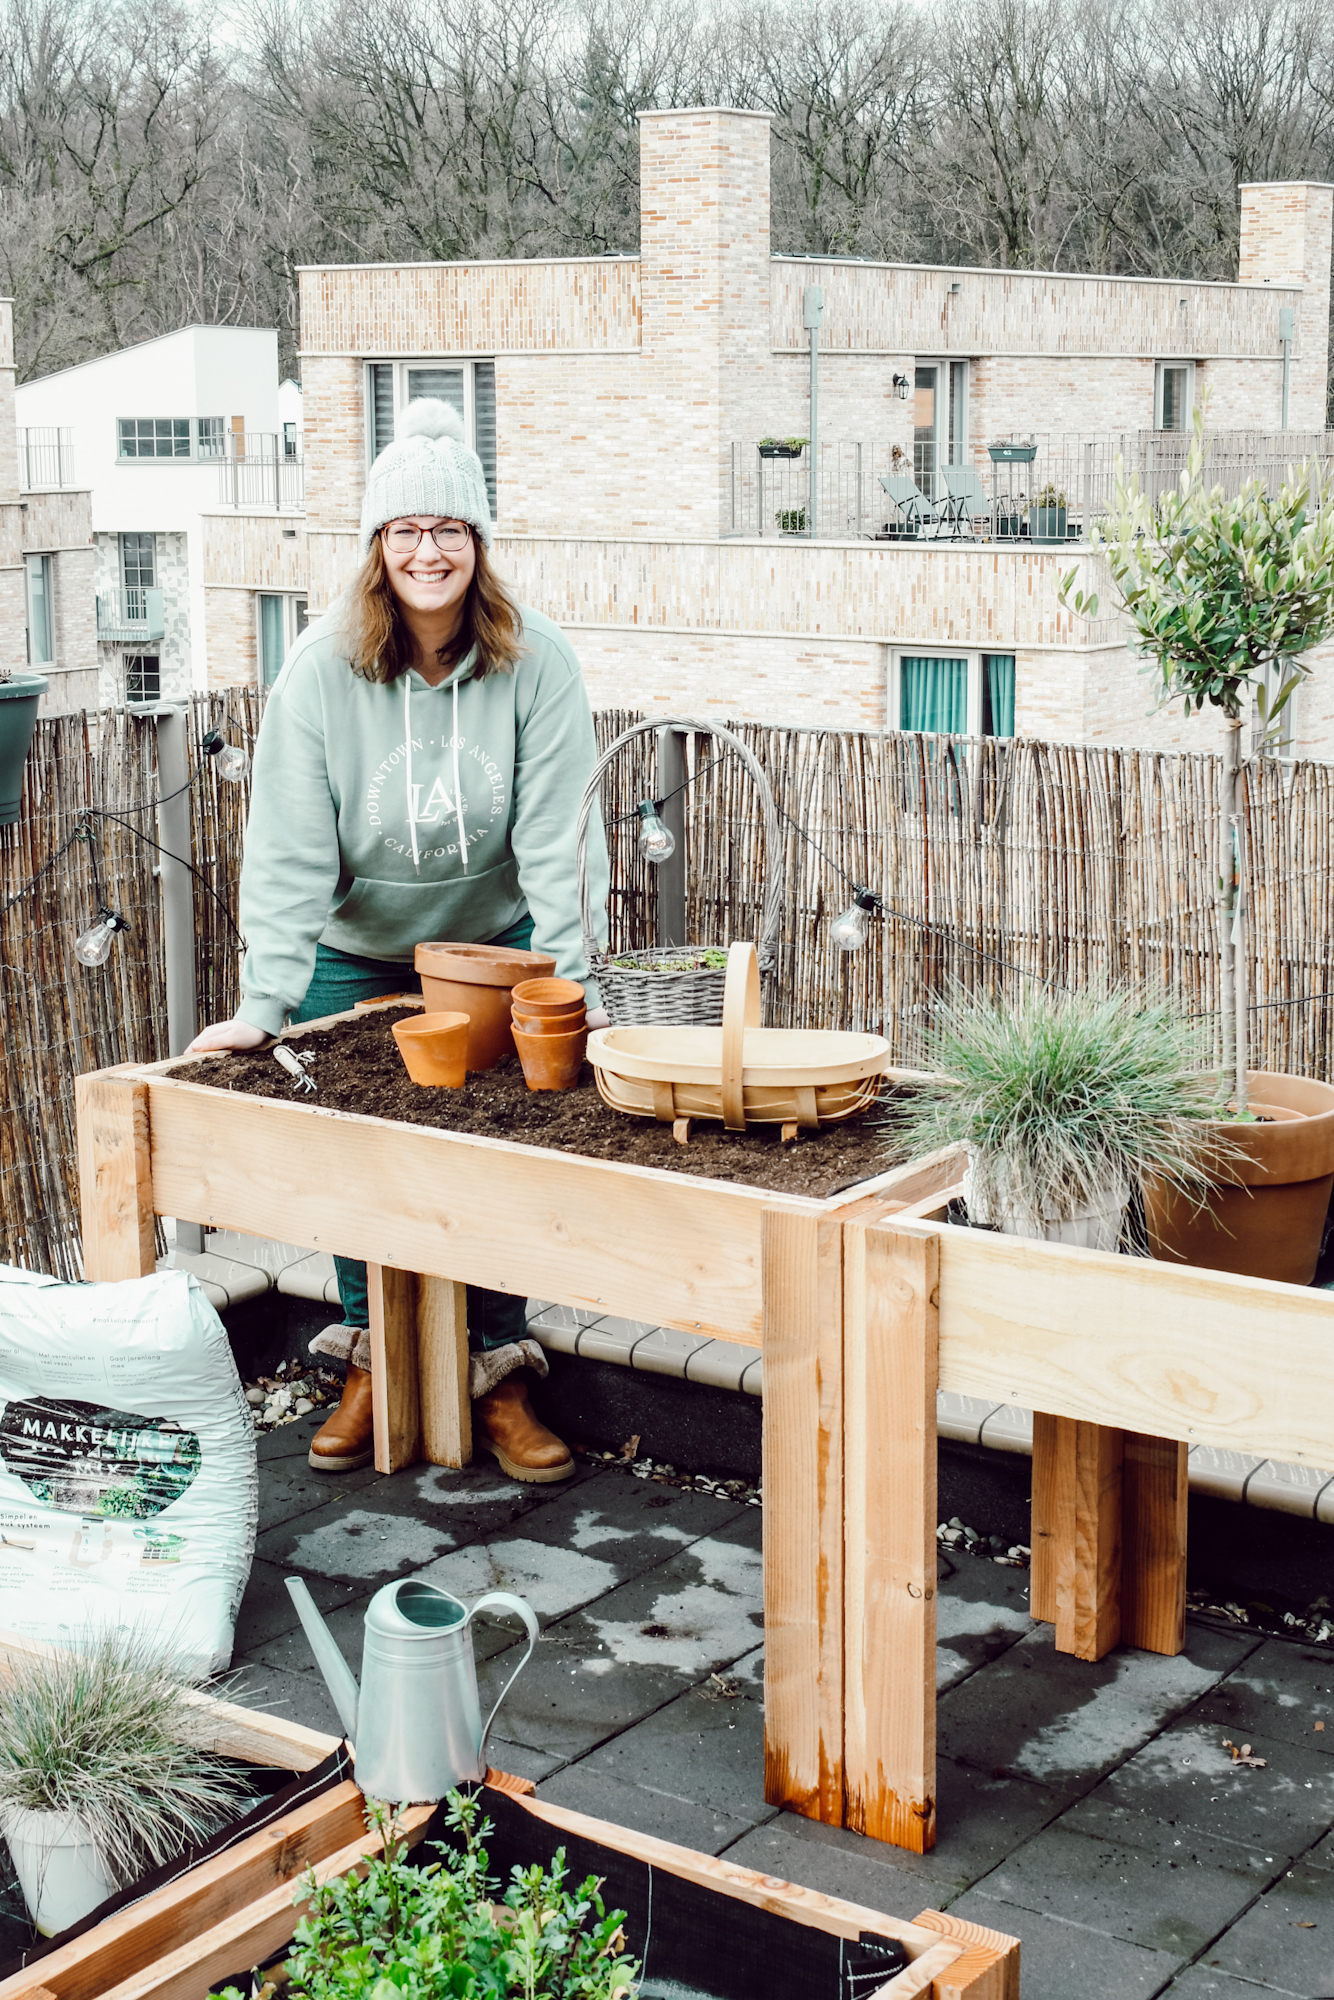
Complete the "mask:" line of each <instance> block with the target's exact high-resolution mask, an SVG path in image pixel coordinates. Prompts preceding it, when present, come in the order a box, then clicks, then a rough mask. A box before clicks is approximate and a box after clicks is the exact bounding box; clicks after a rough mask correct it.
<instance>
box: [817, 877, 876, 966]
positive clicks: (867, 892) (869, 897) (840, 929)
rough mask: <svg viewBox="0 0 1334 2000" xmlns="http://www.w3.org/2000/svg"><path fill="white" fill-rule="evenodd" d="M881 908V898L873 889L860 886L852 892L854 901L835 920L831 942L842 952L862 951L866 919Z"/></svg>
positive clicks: (831, 932) (830, 927)
mask: <svg viewBox="0 0 1334 2000" xmlns="http://www.w3.org/2000/svg"><path fill="white" fill-rule="evenodd" d="M879 908H880V898H879V896H877V895H876V893H875V891H874V890H873V889H863V888H862V887H861V885H860V884H858V885H857V886H856V887H855V888H854V889H853V892H852V901H851V903H850V904H849V905H848V907H847V909H846V910H844V911H843V912H842V913H841V915H839V916H837V917H835V918H834V921H833V923H832V924H831V925H830V926H829V940H830V943H831V944H834V945H836V946H837V947H838V949H839V950H840V951H860V950H861V948H862V946H863V945H864V944H865V943H866V917H867V913H868V911H871V910H878V909H879Z"/></svg>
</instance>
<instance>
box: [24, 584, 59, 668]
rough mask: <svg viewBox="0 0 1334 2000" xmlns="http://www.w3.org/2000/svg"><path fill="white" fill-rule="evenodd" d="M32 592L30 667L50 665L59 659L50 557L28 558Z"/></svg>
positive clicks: (30, 609) (30, 607)
mask: <svg viewBox="0 0 1334 2000" xmlns="http://www.w3.org/2000/svg"><path fill="white" fill-rule="evenodd" d="M23 563H24V568H25V570H26V572H27V590H28V665H29V666H30V667H41V666H49V665H50V664H51V662H52V661H53V660H54V659H55V657H56V643H55V642H56V621H55V618H54V616H53V615H52V603H51V558H50V556H25V557H24V559H23Z"/></svg>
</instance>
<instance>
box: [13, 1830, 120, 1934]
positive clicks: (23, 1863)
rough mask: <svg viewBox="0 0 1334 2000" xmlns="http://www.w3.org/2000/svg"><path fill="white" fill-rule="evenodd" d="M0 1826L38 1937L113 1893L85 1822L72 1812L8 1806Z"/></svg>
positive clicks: (64, 1926) (54, 1931)
mask: <svg viewBox="0 0 1334 2000" xmlns="http://www.w3.org/2000/svg"><path fill="white" fill-rule="evenodd" d="M0 1831H2V1832H3V1833H4V1836H5V1840H6V1842H7V1843H8V1846H9V1852H10V1855H11V1857H12V1859H13V1862H14V1872H15V1874H16V1875H17V1876H18V1878H19V1885H20V1887H21V1888H22V1890H23V1895H24V1900H25V1901H26V1903H27V1905H28V1914H29V1915H30V1916H31V1918H32V1920H33V1922H34V1924H36V1926H37V1928H38V1930H39V1931H40V1932H41V1934H42V1936H43V1937H55V1936H56V1935H57V1934H58V1933H59V1932H60V1931H63V1930H68V1929H69V1926H70V1925H71V1924H77V1923H78V1922H79V1920H80V1918H82V1917H86V1916H87V1915H88V1913H89V1911H90V1910H95V1909H96V1908H97V1906H98V1904H99V1903H104V1902H105V1901H106V1899H107V1897H108V1896H114V1894H115V1893H116V1887H117V1885H116V1883H115V1882H113V1881H112V1879H111V1877H110V1876H109V1875H108V1874H107V1872H106V1870H105V1868H104V1867H103V1866H102V1863H101V1862H100V1860H99V1859H98V1855H97V1849H96V1847H95V1846H94V1845H93V1839H92V1836H91V1834H90V1833H89V1831H88V1828H87V1826H86V1825H85V1824H84V1822H83V1821H82V1820H81V1819H79V1818H77V1817H76V1816H75V1814H73V1813H63V1812H26V1811H24V1810H23V1809H22V1808H21V1807H19V1806H9V1807H7V1808H6V1810H5V1812H4V1813H3V1815H0Z"/></svg>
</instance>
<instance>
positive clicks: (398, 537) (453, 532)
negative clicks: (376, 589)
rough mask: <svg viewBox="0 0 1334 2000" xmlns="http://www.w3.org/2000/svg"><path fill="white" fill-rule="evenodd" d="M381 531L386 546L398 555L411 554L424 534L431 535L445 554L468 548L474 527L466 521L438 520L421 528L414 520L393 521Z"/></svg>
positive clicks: (453, 553) (452, 553)
mask: <svg viewBox="0 0 1334 2000" xmlns="http://www.w3.org/2000/svg"><path fill="white" fill-rule="evenodd" d="M380 532H381V534H382V535H383V536H384V545H385V547H386V548H387V549H389V550H390V551H391V553H392V554H394V555H396V556H410V555H411V554H412V552H413V550H414V549H415V548H418V547H419V546H420V544H421V538H422V536H423V535H429V536H430V537H431V540H432V541H433V542H434V543H435V545H436V547H437V548H438V549H440V550H442V551H443V553H444V554H446V555H457V554H458V552H459V550H460V549H466V548H467V546H468V537H469V536H470V535H471V533H472V529H471V528H470V527H469V526H468V524H467V522H466V521H437V523H436V525H435V526H434V527H433V528H419V527H417V526H416V525H415V524H414V523H413V522H412V521H391V522H390V523H389V526H388V527H387V528H382V529H381V530H380Z"/></svg>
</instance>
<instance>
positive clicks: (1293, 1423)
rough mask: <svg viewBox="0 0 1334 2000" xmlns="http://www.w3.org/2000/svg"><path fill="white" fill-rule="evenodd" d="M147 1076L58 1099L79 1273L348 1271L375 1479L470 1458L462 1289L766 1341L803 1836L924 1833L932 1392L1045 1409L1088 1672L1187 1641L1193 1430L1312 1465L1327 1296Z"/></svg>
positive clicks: (1048, 1569)
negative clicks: (367, 1330)
mask: <svg viewBox="0 0 1334 2000" xmlns="http://www.w3.org/2000/svg"><path fill="white" fill-rule="evenodd" d="M297 1032H298V1033H299V1032H301V1031H297ZM171 1068H172V1065H171V1064H160V1065H157V1066H156V1067H136V1066H133V1065H130V1066H126V1067H123V1068H120V1069H114V1070H104V1071H100V1072H97V1073H95V1074H92V1075H89V1076H84V1077H81V1078H79V1079H78V1086H77V1095H78V1107H79V1157H80V1172H81V1179H82V1192H83V1218H84V1255H85V1266H86V1270H87V1274H88V1276H89V1277H90V1278H98V1279H122V1278H135V1277H138V1276H140V1275H142V1274H145V1273H148V1272H151V1271H152V1269H153V1262H154V1258H153V1217H154V1214H155V1213H156V1214H161V1215H174V1216H187V1217H189V1218H191V1219H192V1220H196V1221H200V1222H204V1223H207V1224H210V1225H212V1226H215V1227H219V1228H232V1229H239V1230H244V1231H250V1232H254V1233H256V1234H259V1235H264V1236H276V1237H280V1238H285V1239H287V1240H289V1241H292V1242H296V1243H306V1244H312V1245H315V1246H317V1247H319V1248H322V1249H326V1250H331V1251H338V1252H342V1253H343V1254H346V1255H349V1256H354V1257H363V1258H365V1259H366V1260H367V1262H368V1264H369V1266H370V1301H371V1337H372V1375H373V1382H374V1400H375V1425H376V1433H375V1435H376V1464H377V1466H378V1467H379V1469H380V1470H381V1471H385V1472H388V1471H392V1470H394V1469H395V1468H397V1467H398V1466H401V1465H404V1464H408V1463H410V1462H411V1461H412V1460H413V1459H414V1458H416V1457H418V1456H425V1457H426V1458H427V1459H429V1460H430V1461H431V1462H432V1463H435V1464H441V1465H452V1466H458V1465H462V1464H465V1463H466V1462H467V1461H468V1459H469V1457H470V1453H471V1438H470V1429H469V1408H468V1402H467V1396H466V1375H467V1352H466V1326H465V1301H464V1285H465V1284H466V1283H468V1282H472V1283H476V1284H481V1285H487V1286H490V1287H492V1288H493V1289H496V1290H502V1291H510V1292H514V1293H518V1294H521V1295H526V1294H534V1295H536V1296H538V1297H540V1298H544V1299H550V1300H556V1301H563V1302H565V1303H567V1304H569V1305H586V1306H593V1307H596V1308H598V1309H600V1310H601V1311H603V1312H608V1313H615V1314H620V1315H623V1316H625V1317H626V1318H629V1319H638V1320H652V1321H655V1322H657V1323H660V1324H665V1325H668V1326H675V1327H680V1328H683V1329H685V1330H686V1331H688V1332H692V1333H693V1332H701V1333H708V1334H714V1335H717V1336H719V1337H720V1338H722V1339H725V1340H731V1341H737V1342H741V1343H743V1344H745V1345H749V1346H753V1347H756V1348H761V1349H762V1351H763V1354H764V1496H765V1508H764V1528H765V1532H764V1596H765V1737H766V1751H765V1754H766V1772H765V1795H766V1797H767V1798H768V1799H769V1801H770V1802H771V1803H772V1804H774V1805H779V1806H786V1807H788V1808H790V1809H792V1810H794V1811H797V1812H801V1813H804V1814H806V1815H807V1816H809V1817H811V1818H814V1819H820V1820H823V1821H825V1822H827V1823H829V1824H833V1825H843V1826H847V1827H850V1828H852V1829H854V1830H856V1831H859V1832H863V1833H868V1834H873V1835H875V1836H876V1837H877V1838H879V1839H881V1840H886V1841H890V1842H892V1843H894V1844H896V1845H898V1846H902V1847H906V1848H909V1849H911V1850H913V1851H915V1852H918V1853H920V1852H924V1851H925V1850H926V1849H928V1848H930V1847H931V1846H932V1845H933V1844H934V1841H935V1618H936V1605H935V1588H936V1558H937V1550H936V1535H935V1529H936V1520H937V1513H936V1392H937V1390H938V1389H950V1390H956V1391H960V1392H963V1393H965V1394H968V1395H973V1396H989V1397H991V1398H992V1399H993V1400H995V1401H1000V1402H1007V1403H1015V1404H1019V1405H1022V1406H1023V1407H1025V1408H1029V1409H1032V1410H1034V1411H1036V1412H1038V1413H1040V1415H1039V1417H1038V1419H1036V1420H1035V1427H1034V1531H1033V1538H1032V1539H1033V1576H1032V1596H1031V1600H1030V1602H1031V1606H1032V1609H1033V1613H1034V1615H1035V1617H1038V1618H1048V1619H1052V1620H1053V1621H1054V1622H1055V1624H1056V1630H1057V1644H1058V1646H1060V1647H1061V1648H1062V1649H1063V1650H1066V1651H1070V1652H1074V1653H1076V1654H1079V1655H1081V1656H1082V1657H1085V1658H1089V1659H1096V1658H1098V1657H1100V1655H1101V1654H1102V1653H1104V1652H1106V1651H1107V1649H1108V1647H1109V1646H1111V1645H1114V1644H1116V1643H1117V1640H1118V1638H1121V1639H1124V1640H1126V1641H1129V1642H1130V1643H1133V1644H1137V1645H1140V1646H1146V1647H1149V1648H1152V1649H1154V1650H1158V1651H1162V1652H1168V1653H1171V1652H1176V1651H1179V1650H1180V1646H1181V1644H1182V1633H1183V1629H1184V1601H1185V1600H1184V1590H1185V1507H1186V1471H1185V1467H1186V1451H1187V1448H1188V1445H1189V1444H1191V1443H1200V1444H1213V1445H1218V1446H1222V1447H1224V1448H1228V1449H1232V1450H1237V1451H1243V1452H1249V1453H1253V1454H1257V1455H1259V1456H1261V1457H1270V1456H1272V1457H1274V1458H1277V1459H1280V1460H1283V1461H1286V1462H1288V1463H1302V1462H1305V1463H1309V1464H1312V1465H1317V1466H1334V1407H1331V1405H1330V1402H1329V1399H1328V1397H1324V1396H1321V1395H1319V1394H1313V1393H1312V1385H1313V1384H1317V1383H1320V1382H1322V1381H1324V1380H1326V1379H1327V1378H1328V1373H1329V1365H1330V1363H1329V1357H1330V1354H1331V1352H1334V1297H1331V1295H1330V1294H1328V1293H1325V1292H1319V1291H1311V1290H1305V1289H1302V1288H1299V1287H1296V1286H1291V1285H1279V1284H1271V1283H1267V1282H1263V1281H1260V1280H1256V1279H1249V1278H1238V1277H1232V1276H1227V1275H1224V1274H1221V1273H1217V1272H1210V1271H1195V1270H1188V1269H1181V1268H1177V1267H1174V1266H1169V1265H1167V1264H1162V1263H1154V1262H1151V1261H1148V1260H1141V1259H1135V1258H1129V1257H1113V1256H1105V1255H1103V1254H1101V1253H1099V1252H1097V1251H1091V1250H1076V1249H1071V1248H1068V1247H1066V1246H1064V1245H1060V1244H1049V1243H1040V1242H1031V1241H1027V1240H1025V1239H1022V1238H1018V1237H1011V1236H1002V1235H997V1234H993V1233H991V1232H989V1231H985V1230H974V1229H964V1228H956V1227H952V1226H949V1225H947V1224H946V1223H944V1222H943V1221H942V1220H940V1219H938V1218H939V1216H940V1213H941V1205H942V1202H943V1201H944V1200H945V1199H946V1197H947V1194H948V1192H949V1184H950V1183H951V1181H952V1179H953V1171H952V1167H953V1163H952V1162H950V1161H949V1160H948V1159H944V1158H942V1159H939V1160H935V1161H927V1162H922V1163H919V1164H918V1165H917V1166H916V1167H914V1168H911V1169H903V1170H901V1171H900V1173H899V1174H898V1175H896V1176H887V1177H883V1178H882V1180H881V1181H880V1182H879V1183H878V1184H872V1183H867V1184H864V1186H863V1188H861V1189H854V1190H852V1191H851V1192H850V1193H848V1194H846V1195H843V1196H839V1197H835V1198H834V1199H833V1200H830V1201H825V1202H820V1201H812V1200H799V1199H792V1198H779V1197H775V1196H770V1195H766V1194H764V1193H762V1192H759V1191H757V1190H755V1189H752V1188H743V1187H737V1186H733V1185H731V1184H729V1183H726V1182H719V1181H705V1180H696V1179H693V1178H691V1177H689V1176H687V1175H682V1174H668V1173H662V1172H659V1171H657V1170H656V1169H650V1168H643V1167H632V1166H625V1165H620V1164H617V1163H612V1162H605V1161H598V1160H587V1159H581V1158H578V1157H575V1156H572V1155H568V1154H562V1153H554V1152H548V1151H545V1150H543V1149H541V1148H536V1147H527V1146H517V1145H513V1144H508V1143H506V1142H504V1141H500V1140H495V1139H486V1138H477V1137H470V1136H467V1135H463V1134H454V1133H448V1132H440V1131H434V1130H427V1129H425V1128H422V1127H419V1126H411V1125H402V1124H395V1123H392V1122H390V1121H387V1120H383V1119H378V1118H365V1117H355V1116H350V1115H348V1114H344V1113H339V1112H333V1111H325V1110H321V1109H320V1108H319V1107H318V1106H312V1105H302V1104H297V1103H283V1102H278V1101H276V1100H274V1101H270V1100H267V1099H260V1098H254V1097H241V1096H231V1095H228V1094H225V1093H223V1092H219V1091H212V1090H208V1089H205V1088H202V1087H201V1086H199V1085H197V1084H190V1083H185V1082H183V1081H181V1080H179V1079H178V1078H176V1077H174V1076H173V1075H172V1074H171ZM609 1115H610V1114H609ZM933 1218H934V1219H933Z"/></svg>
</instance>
